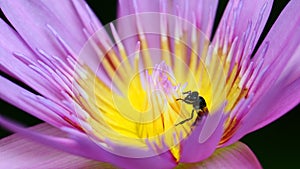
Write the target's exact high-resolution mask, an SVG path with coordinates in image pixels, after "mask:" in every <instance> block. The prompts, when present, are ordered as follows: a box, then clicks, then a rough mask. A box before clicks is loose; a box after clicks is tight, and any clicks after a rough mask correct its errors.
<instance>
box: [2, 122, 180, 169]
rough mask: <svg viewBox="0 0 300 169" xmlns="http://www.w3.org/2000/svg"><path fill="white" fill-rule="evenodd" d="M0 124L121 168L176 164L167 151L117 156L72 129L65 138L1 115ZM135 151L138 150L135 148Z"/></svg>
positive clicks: (55, 146)
mask: <svg viewBox="0 0 300 169" xmlns="http://www.w3.org/2000/svg"><path fill="white" fill-rule="evenodd" d="M0 125H1V126H4V127H5V128H7V129H9V130H11V131H13V132H19V133H20V134H21V135H22V136H24V137H27V138H29V139H32V140H34V141H37V142H39V143H42V144H44V145H46V146H50V147H53V148H56V149H59V150H61V151H65V152H68V153H71V154H75V155H79V156H83V157H86V158H89V159H94V160H97V161H103V162H109V163H112V164H114V165H116V166H120V167H122V168H126V169H130V168H141V169H143V168H148V167H149V166H150V165H151V166H153V167H154V168H166V169H171V168H173V167H175V166H176V163H175V161H174V159H173V156H172V155H171V153H169V152H165V153H163V154H160V155H159V156H152V157H148V158H128V157H123V156H118V155H115V154H113V153H110V152H109V151H107V150H105V149H104V148H103V147H101V146H99V145H97V144H95V143H94V142H93V141H91V140H90V139H89V138H88V137H87V136H86V135H84V134H82V133H79V132H77V131H76V132H73V130H66V129H64V131H68V132H69V133H71V132H72V133H71V135H70V136H69V137H72V138H66V137H61V136H55V135H54V136H53V135H49V134H44V133H43V132H36V131H31V130H26V129H25V128H23V127H20V126H18V125H17V124H14V123H13V122H10V121H8V120H6V119H4V118H2V117H0ZM137 151H139V150H138V149H137Z"/></svg>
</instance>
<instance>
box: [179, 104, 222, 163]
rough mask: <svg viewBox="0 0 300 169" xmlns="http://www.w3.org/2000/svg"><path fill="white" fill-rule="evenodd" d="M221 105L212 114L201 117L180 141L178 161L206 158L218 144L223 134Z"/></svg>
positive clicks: (184, 161) (186, 161) (194, 160)
mask: <svg viewBox="0 0 300 169" xmlns="http://www.w3.org/2000/svg"><path fill="white" fill-rule="evenodd" d="M223 108H224V106H223V107H221V108H220V109H219V110H218V111H217V112H215V113H214V114H213V115H212V116H208V117H207V118H205V119H204V118H203V119H202V120H203V122H202V123H201V125H199V126H197V127H196V128H195V129H194V130H193V132H192V133H191V135H190V136H189V137H188V138H187V139H186V140H184V141H183V142H182V155H181V158H180V162H183V163H188V162H197V161H202V160H204V159H206V158H208V157H209V156H210V155H211V154H212V153H213V152H214V151H215V149H216V147H217V146H218V143H219V142H220V139H221V136H222V134H223V124H224V121H225V119H226V116H224V114H223Z"/></svg>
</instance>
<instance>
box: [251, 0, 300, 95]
mask: <svg viewBox="0 0 300 169" xmlns="http://www.w3.org/2000/svg"><path fill="white" fill-rule="evenodd" d="M299 8H300V4H299V3H298V1H297V0H292V1H290V2H289V3H288V4H287V6H286V7H285V8H284V9H283V11H282V12H281V14H280V15H279V17H278V19H277V20H276V22H275V23H274V25H273V26H272V28H271V30H270V31H269V33H268V35H267V36H266V38H265V40H264V42H263V43H262V45H261V47H260V48H259V49H258V51H257V53H256V54H255V56H254V58H253V59H254V61H255V62H256V63H258V62H259V61H260V59H261V55H264V56H266V57H265V58H264V63H263V66H262V69H265V70H266V73H265V75H264V76H263V79H264V80H263V81H262V82H263V83H262V85H261V86H260V87H259V88H258V89H257V93H260V92H262V93H263V91H267V90H268V89H269V88H270V87H272V85H270V84H275V82H276V80H277V79H279V77H280V76H281V74H282V72H284V69H285V67H289V65H288V64H287V63H288V62H289V61H290V60H291V58H294V60H297V61H299V58H300V55H299V53H298V52H299V49H298V48H299V44H300V33H299V29H300V16H299V15H298V9H299ZM283 27H284V28H285V29H282V28H283ZM290 64H293V63H291V62H290ZM289 71H291V72H285V75H286V76H288V75H289V73H292V71H293V70H292V69H290V70H289ZM295 77H296V78H297V77H299V74H298V75H296V76H295ZM281 78H285V77H281ZM287 83H289V82H287ZM258 96H261V95H258Z"/></svg>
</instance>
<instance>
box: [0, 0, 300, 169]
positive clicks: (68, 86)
mask: <svg viewBox="0 0 300 169" xmlns="http://www.w3.org/2000/svg"><path fill="white" fill-rule="evenodd" d="M272 3H273V1H272V0H264V1H262V0H254V1H242V0H231V1H229V3H228V5H227V7H226V9H225V12H224V14H223V17H222V19H221V22H220V24H219V26H218V28H217V31H216V33H215V34H214V36H213V37H211V36H212V26H213V23H214V18H215V13H216V8H217V5H218V2H217V0H202V1H198V0H191V1H188V0H182V1H163V0H161V1H158V0H155V1H153V0H151V1H150V0H143V1H142V0H132V1H131V0H120V1H119V8H118V19H117V20H116V21H115V22H114V23H111V24H108V25H107V26H102V25H101V24H100V22H99V21H98V19H97V18H96V17H95V15H94V14H93V12H92V11H91V10H90V8H89V7H88V6H87V5H86V4H85V2H83V1H81V0H70V1H66V0H65V1H56V0H52V1H51V0H48V1H41V0H36V1H25V0H24V1H21V0H20V1H10V0H0V7H1V10H2V11H3V13H4V14H5V16H6V17H7V18H8V20H9V22H10V23H11V25H12V27H13V28H12V27H10V26H9V25H8V24H7V23H5V22H4V21H0V63H1V66H0V69H1V71H2V72H4V73H6V74H7V75H9V76H11V77H13V78H15V79H17V80H19V81H21V82H23V83H24V84H26V85H28V86H29V87H30V88H32V89H33V90H34V91H36V93H34V92H31V91H30V90H28V89H25V88H23V87H21V86H19V85H18V84H15V83H13V82H11V81H10V80H8V79H7V78H5V77H2V76H1V77H0V96H1V99H3V100H5V101H7V102H9V103H11V104H13V105H15V106H17V107H19V108H20V109H22V110H24V111H26V112H28V113H29V114H31V115H33V116H35V117H37V118H39V119H41V120H43V121H44V122H45V123H44V124H40V125H37V126H35V127H32V128H28V129H27V128H24V127H22V126H21V125H19V124H17V123H15V122H12V121H10V120H8V119H6V118H4V117H2V116H1V117H0V125H1V126H3V127H5V128H7V129H9V130H11V131H14V132H18V133H17V134H14V135H12V136H9V137H7V138H4V139H2V140H1V141H0V149H1V152H0V156H1V159H0V166H1V168H93V167H94V168H96V167H97V168H118V167H119V168H139V169H141V168H163V169H167V168H176V167H177V168H202V167H203V168H220V167H222V168H261V165H260V163H259V162H258V160H257V159H256V157H255V155H254V154H253V153H252V152H251V150H250V149H249V148H248V147H247V146H246V145H245V144H243V143H241V142H238V140H239V139H240V138H242V137H243V136H244V135H246V134H248V133H250V132H252V131H255V130H257V129H259V128H261V127H263V126H265V125H267V124H269V123H270V122H272V121H274V120H276V119H277V118H279V117H281V116H282V115H284V114H285V113H286V112H288V111H289V110H290V109H292V108H293V107H294V106H295V105H297V104H298V103H299V101H300V97H299V96H300V90H299V85H300V78H299V77H300V69H299V66H298V63H299V61H300V54H299V52H300V51H299V49H300V48H299V41H300V34H299V29H300V15H299V13H298V9H300V3H299V2H298V1H297V0H291V1H290V2H289V3H288V5H287V6H286V7H285V9H284V10H283V11H282V13H281V15H280V16H279V18H278V19H277V21H276V22H275V24H274V25H273V27H272V28H271V30H270V31H269V33H268V35H267V36H266V38H265V39H264V41H263V42H262V44H261V45H260V47H259V48H258V50H257V51H256V52H254V48H255V45H256V44H257V42H258V39H259V37H260V35H261V33H262V30H263V28H264V26H265V23H266V21H267V19H268V15H269V13H270V10H271V7H272ZM210 40H211V41H210Z"/></svg>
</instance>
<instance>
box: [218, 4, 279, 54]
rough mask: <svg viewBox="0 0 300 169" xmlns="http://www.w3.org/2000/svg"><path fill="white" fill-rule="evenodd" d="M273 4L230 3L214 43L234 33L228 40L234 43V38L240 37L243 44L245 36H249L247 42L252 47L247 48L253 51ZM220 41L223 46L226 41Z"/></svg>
mask: <svg viewBox="0 0 300 169" xmlns="http://www.w3.org/2000/svg"><path fill="white" fill-rule="evenodd" d="M272 4H273V0H254V1H247V0H232V1H229V2H228V4H227V7H226V9H225V11H224V14H223V17H222V20H221V22H220V25H219V26H218V30H217V34H216V35H215V37H214V41H216V40H217V38H220V36H221V37H222V38H225V37H224V36H225V35H226V36H230V34H231V33H232V37H227V38H228V39H227V40H229V41H232V40H233V39H234V38H233V37H239V39H240V41H241V42H240V43H243V42H242V40H243V38H244V37H243V36H246V37H247V36H248V37H249V38H248V40H247V41H248V44H249V45H251V46H246V47H248V48H251V50H253V49H254V47H255V45H256V43H257V41H258V39H259V37H260V34H261V32H262V31H263V28H264V26H265V23H266V22H267V19H268V17H269V14H270V11H271V8H272ZM232 28H233V29H232ZM247 29H250V30H249V32H247ZM219 40H220V41H221V42H220V43H221V44H223V43H224V42H223V41H224V40H226V39H219ZM250 52H252V51H250Z"/></svg>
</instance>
